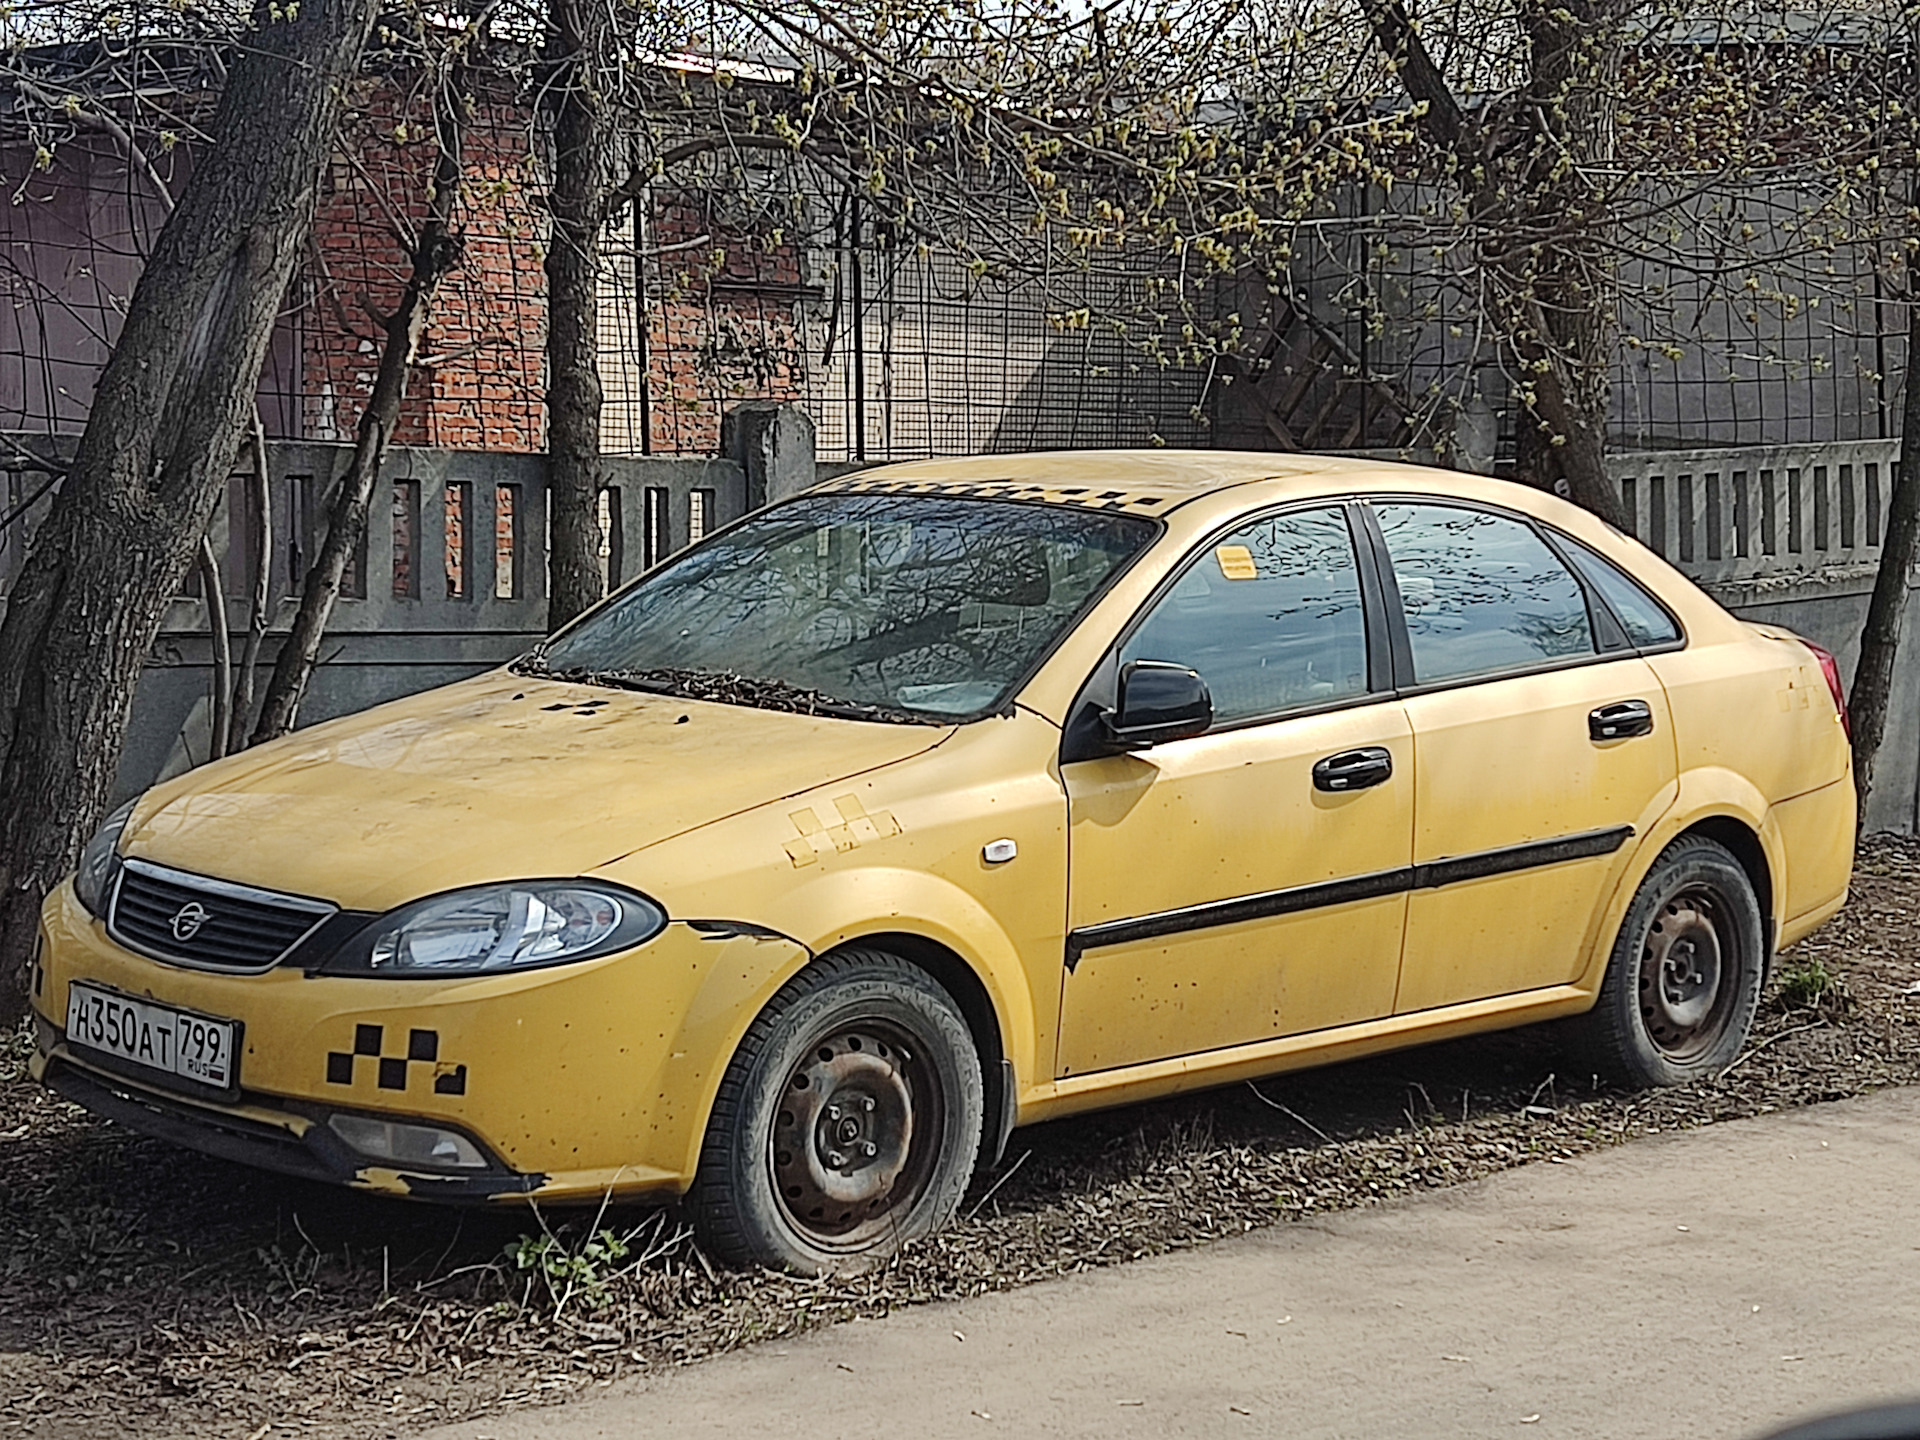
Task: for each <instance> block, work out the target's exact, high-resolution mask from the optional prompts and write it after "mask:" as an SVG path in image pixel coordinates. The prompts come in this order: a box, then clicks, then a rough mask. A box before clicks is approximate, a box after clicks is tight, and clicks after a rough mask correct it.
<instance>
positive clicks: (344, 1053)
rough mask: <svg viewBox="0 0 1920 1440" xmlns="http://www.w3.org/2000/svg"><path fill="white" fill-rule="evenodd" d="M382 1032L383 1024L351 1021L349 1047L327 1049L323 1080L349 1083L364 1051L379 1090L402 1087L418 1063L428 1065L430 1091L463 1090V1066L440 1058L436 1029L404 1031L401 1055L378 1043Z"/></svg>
mask: <svg viewBox="0 0 1920 1440" xmlns="http://www.w3.org/2000/svg"><path fill="white" fill-rule="evenodd" d="M394 1028H395V1030H396V1031H397V1030H398V1029H399V1027H398V1026H395V1027H394ZM385 1036H386V1027H385V1026H384V1025H355V1026H354V1027H353V1049H352V1050H331V1051H329V1052H328V1053H327V1083H328V1084H329V1085H351V1084H353V1082H354V1079H355V1076H354V1070H355V1067H356V1066H357V1065H358V1064H359V1061H360V1057H361V1056H362V1055H364V1056H366V1057H367V1058H368V1059H370V1060H372V1061H373V1065H374V1077H375V1079H376V1080H377V1081H378V1083H379V1086H380V1088H381V1089H382V1090H405V1089H406V1088H407V1081H408V1079H409V1078H410V1072H411V1070H412V1067H413V1065H414V1064H415V1063H418V1064H422V1065H426V1066H429V1067H430V1068H431V1069H432V1071H433V1093H434V1094H436V1095H464V1094H466V1093H467V1067H466V1066H464V1065H451V1064H448V1063H447V1062H446V1061H444V1060H442V1059H441V1058H440V1032H439V1031H438V1030H409V1031H407V1053H406V1054H404V1055H388V1054H386V1053H385V1049H386V1047H385V1046H384V1045H383V1044H382V1041H383V1039H384V1038H385Z"/></svg>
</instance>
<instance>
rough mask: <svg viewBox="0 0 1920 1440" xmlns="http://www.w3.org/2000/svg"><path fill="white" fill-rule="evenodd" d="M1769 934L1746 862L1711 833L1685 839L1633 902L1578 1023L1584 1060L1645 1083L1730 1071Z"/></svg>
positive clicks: (1748, 1020)
mask: <svg viewBox="0 0 1920 1440" xmlns="http://www.w3.org/2000/svg"><path fill="white" fill-rule="evenodd" d="M1766 934H1767V929H1766V922H1765V920H1764V918H1763V917H1762V916H1761V913H1760V903H1759V901H1758V899H1757V898H1756V897H1755V895H1754V893H1753V882H1752V881H1751V880H1749V879H1748V878H1747V872H1746V871H1745V870H1744V869H1742V868H1741V866H1740V862H1739V861H1738V860H1736V859H1734V858H1733V856H1732V855H1731V854H1730V853H1728V851H1727V850H1726V849H1724V848H1723V847H1722V846H1720V845H1717V844H1715V843H1714V842H1713V841H1711V840H1706V839H1703V838H1699V837H1696V836H1687V837H1685V838H1683V839H1680V840H1676V841H1675V842H1674V843H1673V844H1672V845H1670V846H1668V847H1667V849H1666V851H1665V853H1663V854H1662V855H1661V856H1660V858H1659V859H1658V860H1656V861H1655V862H1654V865H1653V869H1652V870H1651V871H1649V872H1648V874H1647V878H1646V879H1645V880H1644V881H1642V882H1641V885H1640V889H1639V891H1638V892H1637V893H1636V894H1635V895H1634V897H1633V903H1632V904H1631V905H1630V906H1628V907H1627V914H1626V918H1625V919H1624V920H1623V921H1622V923H1621V926H1620V935H1619V938H1618V939H1617V940H1616V941H1615V942H1614V947H1613V955H1612V957H1611V958H1610V959H1609V961H1608V964H1607V974H1606V978H1605V980H1604V981H1603V982H1602V983H1601V986H1600V998H1599V1000H1598V1002H1597V1003H1596V1004H1595V1005H1594V1007H1593V1009H1592V1010H1590V1011H1588V1012H1587V1013H1586V1014H1585V1015H1582V1016H1579V1017H1577V1018H1576V1019H1575V1020H1572V1021H1570V1022H1568V1029H1569V1038H1570V1039H1571V1040H1572V1041H1573V1042H1574V1048H1575V1050H1576V1053H1577V1054H1578V1056H1579V1058H1580V1059H1581V1060H1583V1061H1585V1062H1586V1063H1588V1064H1589V1065H1590V1066H1591V1067H1592V1068H1593V1069H1594V1070H1595V1071H1597V1072H1598V1073H1599V1074H1601V1075H1604V1076H1605V1077H1607V1078H1608V1079H1610V1080H1613V1081H1616V1082H1618V1083H1621V1084H1626V1085H1631V1086H1635V1087H1641V1086H1652V1085H1679V1084H1683V1083H1685V1082H1686V1081H1688V1080H1693V1079H1697V1078H1699V1077H1701V1076H1703V1075H1713V1074H1717V1073H1718V1072H1719V1071H1721V1070H1724V1069H1726V1067H1727V1066H1729V1065H1731V1064H1732V1063H1733V1061H1734V1059H1735V1057H1736V1056H1738V1055H1739V1053H1740V1047H1741V1046H1742V1045H1743V1044H1744V1043H1745V1042H1746V1038H1747V1032H1748V1030H1749V1029H1750V1028H1751V1027H1752V1024H1753V1016H1754V1011H1755V1010H1756V1009H1757V1008H1758V1006H1759V1002H1760V986H1761V982H1762V980H1763V979H1764V978H1765V974H1766Z"/></svg>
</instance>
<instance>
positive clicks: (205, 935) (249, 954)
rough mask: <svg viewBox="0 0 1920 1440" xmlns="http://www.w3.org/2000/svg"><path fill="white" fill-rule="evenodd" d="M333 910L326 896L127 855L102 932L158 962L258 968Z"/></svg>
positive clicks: (278, 956)
mask: <svg viewBox="0 0 1920 1440" xmlns="http://www.w3.org/2000/svg"><path fill="white" fill-rule="evenodd" d="M336 908H337V907H336V906H333V905H329V904H327V903H326V901H324V900H309V899H307V898H305V897H304V896H300V895H281V894H278V893H277V892H275V891H272V890H256V889H254V888H253V887H252V886H251V885H235V884H233V883H232V882H231V881H227V880H213V879H209V878H208V877H207V876H204V875H192V874H189V873H188V872H186V871H185V870H173V869H169V868H168V867H167V866H165V865H155V864H153V863H152V862H151V861H147V860H127V861H125V862H123V863H122V864H121V866H120V879H119V883H118V884H117V885H116V886H115V887H114V892H113V905H112V908H111V909H110V910H109V912H108V919H107V932H108V933H109V934H110V935H112V936H113V938H114V939H116V940H118V941H119V942H120V943H121V944H122V945H125V946H126V947H127V948H128V949H129V950H137V951H139V952H140V953H141V954H142V955H150V956H152V957H153V958H154V959H156V960H166V961H170V962H172V963H173V964H176V965H192V966H195V967H197V968H199V969H203V970H230V971H243V972H255V971H260V970H269V969H271V968H273V966H274V965H276V964H278V963H279V962H280V960H281V959H282V958H284V957H285V956H286V954H287V952H288V951H290V950H292V949H293V947H294V946H296V945H298V944H299V943H300V942H301V941H302V940H304V939H306V937H307V936H308V935H310V934H312V933H313V931H314V930H316V929H318V928H319V926H320V925H321V924H322V923H323V922H324V921H325V920H326V918H327V917H328V916H329V915H332V914H333V913H334V911H335V910H336Z"/></svg>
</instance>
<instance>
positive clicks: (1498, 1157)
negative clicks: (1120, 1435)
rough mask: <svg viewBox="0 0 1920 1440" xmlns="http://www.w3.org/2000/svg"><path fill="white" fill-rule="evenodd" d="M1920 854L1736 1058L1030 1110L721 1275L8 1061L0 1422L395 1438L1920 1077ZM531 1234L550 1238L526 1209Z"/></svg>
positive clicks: (1840, 935) (4, 1429)
mask: <svg viewBox="0 0 1920 1440" xmlns="http://www.w3.org/2000/svg"><path fill="white" fill-rule="evenodd" d="M1917 1021H1920V845H1916V844H1914V843H1913V842H1909V841H1892V840H1881V841H1876V842H1873V843H1871V844H1869V845H1868V846H1867V847H1866V848H1865V849H1864V850H1863V852H1862V854H1861V857H1860V864H1859V867H1858V870H1857V875H1856V883H1855V890H1854V899H1853V901H1852V903H1851V904H1850V905H1849V907H1848V909H1847V910H1846V911H1845V912H1844V913H1843V914H1842V916H1840V917H1839V918H1838V919H1837V920H1836V921H1835V922H1834V923H1833V924H1831V925H1829V926H1828V927H1827V928H1826V929H1825V930H1823V931H1822V932H1821V933H1820V934H1819V935H1817V936H1815V937H1814V938H1813V939H1811V940H1809V941H1807V942H1806V943H1804V944H1802V945H1801V946H1799V947H1797V948H1796V950H1795V951H1794V952H1792V953H1791V954H1790V955H1789V956H1788V957H1786V962H1785V963H1784V964H1783V966H1782V967H1781V970H1780V976H1779V978H1778V979H1777V980H1776V983H1775V987H1774V991H1773V993H1772V995H1771V997H1770V999H1769V1001H1768V1003H1767V1006H1766V1009H1765V1012H1764V1013H1763V1015H1762V1018H1761V1023H1760V1026H1759V1028H1758V1030H1757V1032H1756V1035H1755V1041H1754V1044H1753V1045H1752V1047H1751V1048H1750V1050H1749V1051H1748V1053H1747V1055H1746V1056H1745V1057H1743V1058H1742V1059H1741V1060H1740V1061H1739V1062H1738V1063H1737V1064H1736V1065H1735V1067H1734V1068H1733V1069H1732V1070H1731V1071H1730V1072H1729V1073H1728V1074H1727V1075H1725V1076H1723V1077H1722V1078H1721V1079H1719V1080H1717V1081H1715V1082H1712V1083H1710V1084H1706V1085H1701V1086H1696V1087H1692V1088H1690V1089H1687V1090H1682V1091H1673V1092H1665V1093H1661V1094H1655V1095H1621V1094H1614V1093H1607V1092H1596V1091H1593V1090H1592V1089H1590V1088H1589V1087H1588V1086H1586V1085H1584V1084H1583V1083H1581V1082H1580V1081H1579V1080H1578V1079H1577V1078H1575V1077H1570V1076H1567V1075H1564V1074H1560V1073H1557V1070H1556V1065H1557V1064H1558V1057H1557V1055H1556V1052H1555V1050H1554V1048H1553V1045H1552V1040H1551V1036H1550V1035H1548V1034H1544V1033H1541V1032H1538V1031H1521V1032H1513V1033H1510V1034H1507V1035H1500V1036H1490V1037H1484V1038H1480V1039H1476V1040H1471V1041H1460V1042H1454V1043H1451V1044H1447V1045H1440V1046H1431V1047H1427V1048H1424V1049H1421V1050H1415V1051H1408V1052H1405V1053H1402V1054H1399V1055H1394V1056H1388V1057H1383V1058H1381V1059H1377V1060H1371V1061H1365V1062H1360V1063H1357V1064H1352V1065H1346V1066H1341V1067H1337V1068H1332V1069H1327V1070H1322V1071H1316V1072H1310V1073H1307V1074H1301V1075H1294V1076H1288V1077H1283V1078H1280V1079H1276V1080H1271V1081H1266V1082H1262V1083H1261V1084H1260V1085H1259V1086H1258V1087H1257V1088H1256V1087H1251V1086H1240V1087H1235V1088H1231V1089H1226V1090H1220V1091H1214V1092H1210V1093H1207V1094H1203V1095H1197V1096H1191V1097H1185V1098H1182V1099H1180V1100H1177V1101H1169V1102H1164V1103H1161V1104H1156V1105H1149V1106H1140V1107H1135V1108H1132V1109H1128V1110H1123V1111H1116V1112H1111V1113H1109V1114H1105V1115H1101V1116H1094V1117H1087V1118H1081V1119H1075V1120H1070V1121H1061V1122H1057V1123H1055V1124H1051V1125H1046V1126H1038V1127H1034V1128H1032V1129H1029V1130H1024V1131H1021V1132H1019V1133H1018V1134H1016V1135H1015V1137H1014V1141H1013V1144H1012V1146H1011V1147H1010V1148H1009V1151H1008V1154H1007V1157H1006V1161H1005V1163H1004V1164H1003V1165H1002V1166H1001V1168H1000V1170H999V1171H998V1172H997V1173H996V1174H995V1175H993V1176H990V1177H987V1178H986V1179H985V1180H983V1182H982V1183H981V1185H980V1187H979V1189H978V1191H977V1192H976V1194H975V1195H974V1196H972V1197H971V1198H970V1199H969V1201H968V1206H967V1210H966V1211H964V1212H963V1213H964V1214H966V1216H967V1218H966V1219H965V1220H964V1221H963V1223H961V1224H959V1225H957V1226H955V1227H954V1228H953V1229H951V1230H950V1231H948V1232H947V1233H946V1234H944V1235H942V1236H939V1237H936V1238H935V1239H933V1240H931V1241H928V1242H925V1243H923V1244H921V1245H918V1246H916V1247H914V1248H913V1249H911V1250H910V1251H909V1252H908V1253H907V1254H906V1255H904V1256H903V1257H901V1259H900V1261H899V1262H898V1263H897V1264H895V1265H894V1266H892V1267H890V1268H889V1269H888V1270H886V1271H885V1272H883V1273H880V1274H877V1275H873V1276H869V1277H865V1278H862V1279H860V1280H850V1281H838V1282H807V1281H799V1280H795V1279H792V1278H789V1277H784V1276H776V1275H771V1274H765V1273H732V1272H726V1271H719V1270H716V1269H715V1268H714V1267H712V1266H711V1265H710V1264H709V1263H708V1262H707V1261H706V1259H705V1258H704V1257H703V1256H701V1255H700V1254H699V1253H698V1252H697V1251H696V1250H695V1249H694V1248H693V1247H692V1246H691V1244H690V1243H689V1242H688V1241H687V1239H686V1237H685V1236H684V1235H683V1234H682V1233H681V1232H680V1231H679V1229H678V1228H677V1225H676V1223H675V1220H674V1217H673V1216H672V1215H670V1214H664V1213H656V1214H651V1215H650V1214H646V1213H642V1212H620V1211H612V1212H609V1213H607V1214H606V1215H604V1216H601V1217H597V1219H596V1217H593V1216H585V1217H578V1216H576V1217H573V1218H570V1219H566V1220H564V1221H563V1219H562V1217H559V1216H554V1215H548V1216H546V1217H544V1221H545V1224H544V1225H543V1224H542V1220H541V1217H535V1216H531V1215H528V1214H526V1213H524V1212H487V1213H465V1212H449V1211H439V1210H433V1209H429V1208H426V1207H421V1206H408V1205H404V1204H401V1203H398V1202H392V1201H384V1200H377V1199H373V1198H370V1197H364V1196H359V1195H355V1194H352V1193H349V1192H342V1191H336V1190H332V1189H329V1188H324V1187H319V1186H311V1185H306V1184H302V1183H299V1182H294V1181H289V1180H282V1179H279V1178H276V1177H273V1176H268V1175H262V1174H257V1173H254V1172H250V1171H247V1170H243V1169H239V1168H237V1167H233V1166H229V1165H226V1164H223V1163H221V1162H219V1161H215V1160H211V1159H206V1158H204V1157H201V1156H198V1155H194V1154H190V1153H187V1152H182V1151H177V1150H174V1149H171V1148H170V1147H168V1146H165V1145H162V1144H159V1143H157V1142H152V1141H147V1140H143V1139H140V1138H138V1137H135V1136H132V1135H130V1134H127V1133H125V1132H123V1131H120V1130H118V1129H116V1128H114V1127H113V1126H111V1125H107V1124H104V1123H102V1122H97V1121H95V1120H93V1119H91V1118H89V1117H88V1116H86V1115H85V1114H84V1113H82V1112H80V1111H78V1110H76V1109H74V1108H73V1107H71V1106H68V1105H66V1104H64V1103H63V1102H60V1101H58V1100H56V1099H54V1098H52V1097H51V1096H49V1095H47V1094H45V1093H44V1092H42V1091H40V1090H38V1088H37V1087H34V1086H32V1085H30V1084H28V1083H26V1082H25V1080H24V1078H23V1073H24V1064H25V1053H26V1052H25V1042H24V1040H23V1039H20V1038H16V1039H15V1040H13V1041H12V1042H11V1048H10V1049H9V1050H8V1051H7V1052H6V1054H5V1056H4V1057H3V1058H0V1433H11V1432H19V1433H28V1434H35V1435H48V1436H67V1435H76V1436H77V1435H80V1434H83V1433H84V1434H86V1435H88V1436H102V1435H112V1434H140V1435H162V1434H188V1433H191V1434H195V1435H216V1434H218V1435H234V1436H244V1437H247V1440H267V1437H269V1436H274V1435H286V1434H296V1433H301V1432H324V1433H328V1434H341V1435H348V1436H371V1435H399V1434H403V1433H409V1432H414V1431H417V1430H419V1429H422V1428H424V1427H426V1426H429V1425H432V1424H437V1423H441V1422H445V1421H449V1420H456V1419H461V1418H467V1417H477V1416H484V1415H488V1414H492V1413H496V1412H499V1411H502V1410H508V1409H513V1408H517V1407H524V1406H528V1405H535V1404H543V1403H551V1402H554V1401H558V1400H563V1399H566V1398H568V1397H570V1396H573V1395H575V1394H577V1393H580V1392H583V1391H591V1390H593V1389H595V1388H596V1387H599V1386H604V1385H608V1384H611V1383H612V1382H613V1380H614V1379H616V1378H617V1377H621V1376H628V1375H634V1374H644V1373H647V1372H650V1371H656V1370H659V1369H661V1368H663V1367H670V1366H674V1365H677V1364H682V1363H685V1362H687V1361H691V1360H696V1359H701V1358H704V1357H707V1356H712V1355H716V1354H720V1353H723V1352H726V1351H730V1350H733V1349H736V1348H738V1347H740V1346H742V1345H744V1344H747V1343H751V1342H753V1341H757V1340H764V1339H770V1338H778V1337H786V1336H792V1335H796V1334H798V1333H799V1332H801V1331H805V1330H808V1329H811V1328H814V1327H817V1326H820V1325H823V1324H827V1323H830V1322H834V1321H838V1320H844V1319H848V1318H851V1317H854V1316H876V1315H880V1314H885V1313H888V1312H890V1311H893V1310H897V1309H900V1308H902V1307H904V1306H908V1305H913V1304H916V1303H920V1302H923V1301H926V1300H930V1299H958V1298H963V1297H967V1296H974V1295H982V1294H986V1293H989V1292H993V1291H999V1290H1006V1289H1011V1288H1013V1287H1016V1286H1020V1285H1024V1284H1026V1283H1028V1282H1030V1281H1033V1280H1037V1279H1042V1278H1045V1277H1049V1276H1055V1275H1061V1274H1066V1273H1072V1272H1078V1271H1085V1270H1090V1269H1095V1268H1098V1267H1102V1266H1107V1265H1112V1264H1115V1263H1118V1262H1123V1261H1128V1260H1133V1259H1138V1258H1140V1257H1142V1256H1148V1255H1156V1254H1161V1253H1164V1252H1167V1251H1172V1250H1183V1249H1189V1248H1192V1247H1195V1246H1198V1245H1202V1244H1205V1243H1206V1242H1208V1241H1210V1240H1214V1239H1217V1238H1220V1237H1223V1236H1228V1235H1237V1234H1243V1233H1245V1232H1247V1231H1250V1230H1254V1229H1258V1228H1260V1227H1263V1226H1267V1225H1273V1224H1276V1223H1279V1222H1283V1221H1292V1220H1299V1219H1302V1218H1306V1217H1317V1216H1322V1215H1326V1214H1330V1213H1332V1212H1337V1211H1345V1210H1351V1209H1355V1208H1357V1207H1362V1206H1366V1205H1369V1204H1371V1203H1373V1202H1375V1201H1377V1200H1380V1199H1382V1198H1388V1197H1394V1196H1401V1195H1405V1194H1408V1193H1410V1192H1414V1191H1419V1190H1426V1189H1434V1188H1439V1187H1444V1186H1451V1185H1455V1184H1458V1183H1459V1182H1461V1181H1463V1180H1469V1179H1476V1178H1479V1177H1482V1176H1486V1175H1490V1174H1493V1173H1495V1172H1498V1171H1501V1170H1506V1169H1509V1168H1512V1167H1514V1166H1517V1165H1521V1164H1524V1163H1526V1162H1528V1161H1533V1160H1542V1159H1549V1158H1558V1159H1562V1160H1565V1159H1570V1158H1574V1157H1578V1156H1580V1155H1583V1154H1586V1153H1589V1152H1591V1151H1594V1150H1597V1149H1599V1148H1602V1147H1606V1146H1610V1145H1613V1144H1616V1143H1618V1142H1620V1141H1623V1140H1627V1139H1630V1138H1633V1137H1635V1136H1638V1135H1643V1134H1649V1133H1654V1132H1657V1131H1672V1130H1675V1129H1685V1128H1691V1127H1696V1126H1700V1125H1706V1124H1711V1123H1713V1122H1716V1121H1720V1120H1726V1119H1732V1118H1737V1117H1744V1116H1751V1115H1757V1114H1764V1113H1767V1112H1770V1111H1774V1110H1780V1109H1785V1108H1788V1107H1793V1106H1800V1105H1807V1104H1812V1103H1816V1102H1820V1101H1826V1100H1834V1099H1840V1098H1843V1097H1846V1096H1851V1095H1858V1094H1862V1093H1865V1092H1868V1091H1872V1090H1876V1089H1880V1088H1883V1087H1886V1086H1890V1085H1903V1084H1910V1083H1912V1082H1913V1081H1914V1080H1916V1079H1920V1025H1917V1024H1916V1022H1917ZM547 1226H550V1227H551V1228H550V1229H548V1228H546V1227H547Z"/></svg>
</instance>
